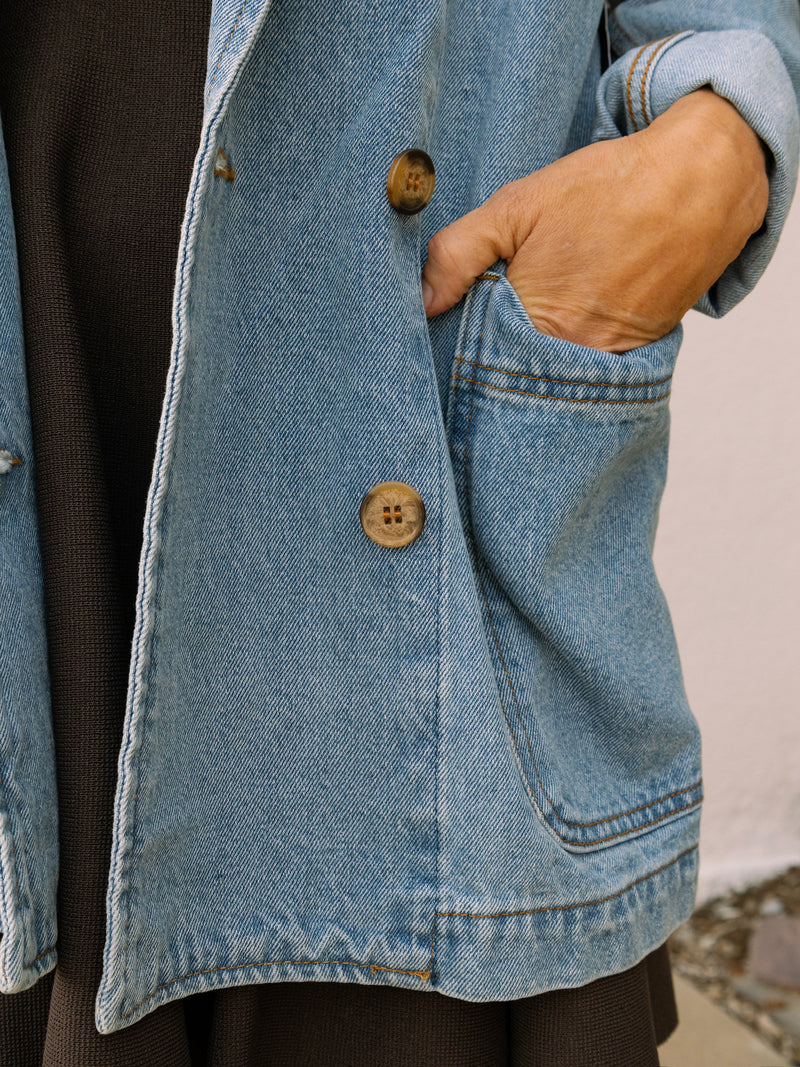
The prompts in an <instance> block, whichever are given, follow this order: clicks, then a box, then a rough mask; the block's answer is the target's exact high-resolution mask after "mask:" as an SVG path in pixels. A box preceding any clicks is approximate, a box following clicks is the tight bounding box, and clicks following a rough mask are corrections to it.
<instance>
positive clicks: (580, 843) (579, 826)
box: [454, 275, 702, 848]
mask: <svg viewBox="0 0 800 1067" xmlns="http://www.w3.org/2000/svg"><path fill="white" fill-rule="evenodd" d="M486 277H487V278H489V279H491V282H492V284H491V285H490V286H489V290H488V292H487V295H486V300H485V303H484V308H483V317H482V319H481V326H480V331H479V333H478V340H477V344H476V353H475V364H476V365H477V366H480V354H481V347H482V344H483V329H484V325H485V322H486V314H487V311H488V310H489V303H490V300H491V295H492V290H493V289H494V286H495V284H496V282H497V281H498V280H499V276H498V275H487V276H486ZM462 381H470V382H472V390H471V393H470V406H469V415H468V418H467V429H466V432H465V435H464V449H463V478H464V499H465V503H466V507H467V525H468V532H469V539H470V543H471V544H472V550H473V555H474V557H475V570H476V573H477V577H478V584H479V585H480V589H481V593H482V595H483V600H484V606H485V608H486V616H487V619H488V621H489V626H490V628H491V631H492V636H493V638H494V644H495V647H496V649H497V655H498V657H499V659H500V663H501V665H502V667H503V672H504V673H505V676H506V679H507V681H508V685H509V688H510V690H511V696H512V699H513V701H514V706H515V709H516V712H517V717H518V719H519V722H520V726H521V727H522V732H523V734H524V737H525V742H526V745H527V748H528V752H529V754H530V757H531V764H532V766H533V771H534V774H535V776H536V780H537V782H538V783H539V788H540V789H541V791H542V795H543V796H544V798H545V799H546V800H547V802H548V803H549V804H550V807H551V808H552V814H553V815H554V817H555V818H556V819H558V821H559V822H560V823H561V824H562V825H563V826H570V827H573V828H575V829H588V828H590V827H592V826H601V825H604V824H606V823H611V822H614V821H615V820H616V819H620V818H624V817H625V816H627V815H633V814H636V813H637V812H639V811H645V810H647V809H649V808H654V807H656V805H658V804H660V803H662V802H663V801H665V800H669V799H671V798H672V797H674V796H679V795H681V794H682V793H688V792H691V791H692V790H694V789H697V788H698V787H699V786H700V784H701V783H702V779H700V780H699V781H698V782H695V783H694V784H693V785H691V786H687V787H686V788H684V789H680V790H676V791H675V792H673V793H669V794H667V795H665V796H663V797H660V798H659V799H658V800H653V801H650V802H648V803H647V804H643V805H641V806H640V807H638V808H633V809H631V810H630V811H627V812H621V813H618V814H616V815H610V816H607V817H606V818H604V819H596V820H594V821H593V822H589V823H582V822H569V821H567V820H566V819H564V818H562V816H561V815H559V813H558V811H557V809H556V805H555V803H554V802H553V800H552V798H551V797H550V796H549V795H548V793H547V790H546V789H545V787H544V783H543V782H542V779H541V776H540V774H539V769H538V767H537V764H536V759H535V757H534V754H533V747H532V745H531V740H530V736H529V734H528V730H527V727H526V726H525V720H524V719H523V717H522V711H521V709H520V706H519V701H518V699H517V694H516V690H515V688H514V683H513V681H512V679H511V674H510V672H509V669H508V667H507V665H506V662H505V659H504V657H503V652H502V649H501V647H500V639H499V636H498V633H497V630H496V628H495V625H494V620H493V618H492V612H491V608H490V606H489V598H488V595H487V593H486V587H485V584H484V581H483V575H482V573H481V567H480V564H479V562H478V550H477V545H476V543H475V536H474V524H473V521H472V504H471V501H470V496H469V477H468V472H467V455H468V448H469V436H470V429H471V425H472V413H473V402H474V397H475V384H476V379H474V378H472V379H469V378H463V379H462ZM477 384H484V383H480V382H478V383H477ZM492 388H499V387H497V386H493V387H492ZM518 391H519V390H511V392H518ZM534 395H535V394H534ZM619 402H620V403H636V401H619ZM641 402H642V403H648V401H641ZM454 415H455V413H454ZM454 421H455V418H454ZM498 700H499V702H500V707H501V709H502V712H503V717H504V718H505V720H506V724H507V726H508V729H509V733H510V735H511V740H512V742H513V744H514V748H515V749H516V752H517V759H518V760H519V766H520V771H521V773H522V777H523V779H524V781H525V785H526V787H527V789H528V792H529V793H530V795H531V799H532V800H533V803H534V804H535V805H536V807H537V808H538V810H539V811H540V812H541V814H542V817H543V818H544V820H545V822H546V823H547V825H548V826H549V827H550V829H551V830H552V831H553V832H554V833H555V834H557V836H558V837H560V838H561V840H562V841H566V842H568V843H570V844H572V845H574V846H576V847H580V848H587V847H589V846H591V845H599V844H603V843H604V842H606V841H611V840H614V839H615V838H618V837H624V836H625V835H626V834H630V833H634V832H637V831H639V830H643V829H645V828H646V827H648V826H654V825H655V824H656V823H659V822H661V821H662V820H663V819H665V818H668V817H669V816H671V815H676V814H678V813H679V812H681V811H686V810H688V809H689V808H692V807H695V806H696V805H697V804H699V803H700V800H701V799H702V797H701V798H698V799H697V800H695V801H691V802H690V803H689V804H685V805H683V807H679V808H675V809H673V810H672V811H668V812H666V813H664V814H662V815H660V816H658V817H657V818H655V819H652V820H650V821H649V822H646V823H642V824H640V825H639V826H634V827H631V828H629V829H627V830H620V831H619V832H617V833H615V834H609V835H607V836H606V837H601V838H597V839H594V840H592V841H572V840H571V839H570V838H567V837H565V836H564V835H563V834H562V833H560V831H559V830H558V829H557V828H556V827H555V826H553V824H552V822H551V821H550V819H549V818H548V817H547V814H546V813H545V811H544V810H543V809H542V807H541V806H540V804H539V802H538V800H537V798H536V794H535V791H534V789H533V787H532V785H531V783H530V781H529V779H528V775H527V774H526V772H525V767H524V765H523V763H522V757H521V753H520V750H519V745H518V743H517V739H516V736H515V733H514V730H513V729H512V728H511V722H510V720H509V717H508V712H507V710H506V706H505V703H504V701H503V698H502V696H501V695H500V692H499V689H498Z"/></svg>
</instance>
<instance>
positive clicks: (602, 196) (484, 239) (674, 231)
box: [422, 88, 768, 352]
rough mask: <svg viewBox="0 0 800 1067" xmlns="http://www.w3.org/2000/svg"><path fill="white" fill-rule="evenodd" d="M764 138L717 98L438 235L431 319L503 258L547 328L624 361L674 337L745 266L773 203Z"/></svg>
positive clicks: (428, 273) (428, 271)
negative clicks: (751, 241)
mask: <svg viewBox="0 0 800 1067" xmlns="http://www.w3.org/2000/svg"><path fill="white" fill-rule="evenodd" d="M767 198H768V181H767V175H766V166H765V155H764V152H763V150H762V146H761V142H760V140H759V138H758V136H757V135H756V134H755V133H754V131H753V130H752V129H751V128H750V126H748V125H747V123H746V122H745V121H744V119H743V118H742V117H741V116H740V115H739V112H738V111H737V110H736V109H735V108H734V107H733V105H732V104H730V103H728V101H726V100H724V99H723V98H722V97H720V96H717V95H716V93H714V92H713V91H712V90H711V89H708V88H704V89H699V90H697V91H696V92H693V93H690V94H689V95H687V96H684V97H682V98H681V99H680V100H678V101H677V102H676V103H675V104H673V105H672V107H670V108H669V109H668V110H667V111H665V112H664V114H663V115H661V116H660V117H659V118H657V119H655V120H654V121H653V123H652V124H651V125H650V126H648V127H647V129H645V130H642V131H641V132H639V133H635V134H632V135H630V136H628V137H622V138H619V139H617V140H613V141H602V142H599V143H597V144H591V145H588V146H587V147H586V148H581V149H579V150H578V151H577V152H573V153H571V154H570V155H567V156H564V157H563V158H562V159H559V160H557V161H556V162H555V163H551V164H550V165H549V166H547V167H543V168H542V169H541V170H539V171H536V172H535V173H533V174H530V175H529V176H528V177H527V178H521V179H520V180H519V181H515V182H511V183H510V184H508V185H504V186H503V187H502V188H500V189H498V190H497V192H496V193H495V194H494V195H493V196H491V197H490V198H489V199H488V200H487V201H486V202H485V203H484V204H482V205H481V206H480V207H478V208H476V209H475V210H474V211H471V212H469V214H467V215H464V216H463V217H462V218H460V219H457V220H456V221H455V222H453V223H451V224H450V225H449V226H446V227H445V228H444V229H442V230H439V232H438V233H436V234H434V235H433V237H432V238H431V240H430V242H429V244H428V258H427V262H426V264H425V269H424V271H423V275H422V290H423V298H424V300H425V309H426V312H427V314H428V316H429V317H430V316H433V315H438V314H440V313H441V312H442V311H446V310H447V308H449V307H452V305H453V304H455V303H456V302H457V301H458V300H460V299H461V297H462V296H463V295H464V293H465V292H466V291H467V289H468V288H469V286H470V285H471V284H472V282H473V280H474V279H475V278H476V277H477V276H478V275H479V274H480V273H481V272H482V271H484V270H486V268H487V267H489V266H491V265H492V264H493V263H495V262H496V261H497V260H498V259H505V260H507V262H508V268H507V271H506V277H507V278H508V281H509V282H510V283H511V284H512V285H513V286H514V288H515V289H516V291H517V294H518V295H519V297H520V300H521V301H522V303H523V305H524V306H525V309H526V310H527V312H528V315H529V316H530V318H531V321H532V322H533V324H534V325H535V326H536V328H537V329H538V330H539V331H540V332H542V333H547V334H552V335H554V336H557V337H561V338H563V339H564V340H567V341H574V342H577V343H578V344H582V345H587V346H589V347H592V348H601V349H606V350H608V351H613V352H624V351H627V350H628V349H630V348H636V347H638V346H639V345H643V344H648V343H650V342H651V341H654V340H656V339H657V338H659V337H662V336H663V335H664V334H665V333H668V332H669V330H671V329H672V328H673V327H674V326H675V325H677V323H678V322H679V321H680V320H681V318H682V317H683V315H684V314H685V313H686V311H688V309H689V308H690V307H692V305H693V304H694V303H696V301H697V300H698V299H699V298H700V297H701V296H702V294H703V293H704V292H705V291H706V290H707V289H708V288H709V286H710V285H712V284H713V282H715V281H716V280H717V278H718V277H719V276H720V275H721V274H722V272H723V270H724V269H725V267H726V266H727V265H728V264H729V263H730V262H731V261H732V260H734V259H735V258H736V256H737V255H738V254H739V252H740V251H741V250H742V248H743V247H744V245H745V243H746V241H747V239H748V237H749V236H750V234H752V233H754V232H755V231H756V230H758V228H759V227H760V225H761V223H762V221H763V218H764V213H765V212H766V208H767Z"/></svg>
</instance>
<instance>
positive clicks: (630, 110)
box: [625, 41, 653, 133]
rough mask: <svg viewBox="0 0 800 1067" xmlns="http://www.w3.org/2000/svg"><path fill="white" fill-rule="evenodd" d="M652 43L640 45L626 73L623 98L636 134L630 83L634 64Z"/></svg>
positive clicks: (637, 129) (636, 123)
mask: <svg viewBox="0 0 800 1067" xmlns="http://www.w3.org/2000/svg"><path fill="white" fill-rule="evenodd" d="M652 43H653V42H652V41H648V42H647V44H645V45H642V47H641V48H640V49H639V51H638V52H637V53H636V55H635V56H634V58H633V63H631V69H630V70H629V71H628V81H627V83H626V85H625V97H626V100H627V102H628V115H629V117H630V120H631V124H632V125H633V128H634V131H635V132H636V133H638V132H639V123H638V122H637V121H636V116H635V115H634V113H633V100H632V99H631V82H632V81H633V73H634V71H635V70H636V64H637V63H638V62H639V60H640V59H641V58H642V56H643V55H644V53H645V52H646V51H647V49H648V48H649V47H650V45H651V44H652Z"/></svg>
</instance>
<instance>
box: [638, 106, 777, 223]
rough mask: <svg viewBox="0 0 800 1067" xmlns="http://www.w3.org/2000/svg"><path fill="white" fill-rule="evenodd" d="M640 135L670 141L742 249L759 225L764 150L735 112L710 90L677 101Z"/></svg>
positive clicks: (764, 194) (764, 195) (763, 206)
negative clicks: (709, 192)
mask: <svg viewBox="0 0 800 1067" xmlns="http://www.w3.org/2000/svg"><path fill="white" fill-rule="evenodd" d="M643 132H644V133H651V134H653V135H656V136H662V137H665V138H667V140H668V141H669V140H671V142H672V150H674V151H676V152H678V153H680V155H679V156H678V158H680V159H681V161H682V163H683V162H684V161H685V162H688V163H689V164H690V165H691V164H692V163H694V164H695V165H696V171H697V173H696V174H695V176H694V178H695V180H696V181H701V182H708V183H709V185H710V188H711V189H713V190H714V195H715V199H716V200H717V202H718V204H719V208H720V210H721V211H723V212H724V213H725V214H726V216H727V218H728V221H729V224H730V225H731V226H732V227H734V228H736V229H738V231H739V232H740V233H741V238H742V244H744V242H745V241H746V240H747V238H748V237H749V236H750V235H751V234H752V233H755V232H756V231H757V230H758V229H759V228H760V226H761V224H762V223H763V221H764V216H765V214H766V211H767V205H768V202H769V179H768V177H767V168H768V166H769V160H770V158H771V157H770V155H769V150H768V149H767V148H766V146H765V145H764V143H763V141H762V140H761V138H760V137H759V136H758V134H757V133H756V132H755V130H753V128H752V127H751V126H750V125H749V124H748V123H747V122H746V121H745V120H744V119H743V118H742V116H741V115H740V113H739V111H738V110H737V109H736V108H735V107H734V106H733V104H731V103H730V102H729V101H728V100H726V99H725V98H724V97H722V96H719V95H718V94H717V93H715V92H714V91H713V89H711V88H710V87H703V88H702V89H697V90H695V91H694V92H692V93H688V94H687V95H686V96H683V97H681V98H680V100H677V101H676V102H675V103H674V104H673V105H672V107H670V108H668V109H667V110H666V111H665V112H664V113H663V114H662V115H660V116H659V117H658V118H656V119H655V120H654V121H653V122H652V124H651V125H650V127H648V129H647V130H646V131H643Z"/></svg>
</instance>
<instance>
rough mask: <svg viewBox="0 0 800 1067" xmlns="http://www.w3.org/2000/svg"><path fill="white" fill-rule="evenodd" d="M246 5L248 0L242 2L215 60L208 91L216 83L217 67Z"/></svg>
mask: <svg viewBox="0 0 800 1067" xmlns="http://www.w3.org/2000/svg"><path fill="white" fill-rule="evenodd" d="M248 3H249V0H244V3H243V4H242V6H241V7H240V8H239V14H238V15H237V16H236V21H235V22H234V24H233V29H232V30H231V32H230V33H229V34H228V40H227V41H226V42H225V45H224V47H223V49H222V51H221V52H220V54H219V59H218V60H217V65H216V67H214V73H213V74H212V75H211V80H210V81H209V83H208V87H209V89H210V88H211V87H212V86H213V84H214V82H215V81H216V78H217V74H218V73H219V65H220V63H221V62H222V57H223V56H224V55H225V53H226V52H227V51H228V45H229V44H230V43H231V41H232V40H233V35H234V34H235V33H236V27H237V26H238V25H239V20H240V19H241V17H242V13H243V12H244V9H245V8H246V7H247V5H248Z"/></svg>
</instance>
